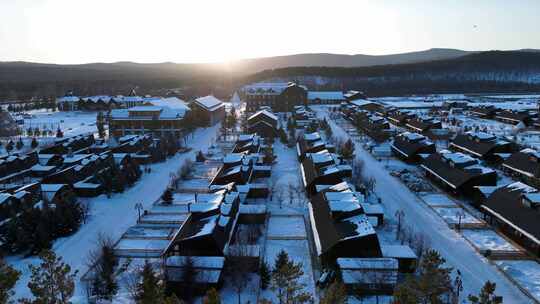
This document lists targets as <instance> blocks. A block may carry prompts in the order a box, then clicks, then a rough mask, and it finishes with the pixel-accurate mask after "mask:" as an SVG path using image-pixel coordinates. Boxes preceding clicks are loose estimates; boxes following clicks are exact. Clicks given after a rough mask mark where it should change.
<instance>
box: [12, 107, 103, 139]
mask: <svg viewBox="0 0 540 304" xmlns="http://www.w3.org/2000/svg"><path fill="white" fill-rule="evenodd" d="M28 114H30V115H32V118H27V119H24V126H23V128H24V129H28V128H30V127H31V128H39V129H41V130H44V129H47V130H52V131H53V132H55V133H56V130H57V129H58V127H60V129H61V130H62V131H63V132H64V136H75V135H79V134H86V133H95V132H97V127H96V117H97V114H96V113H94V112H79V111H76V112H47V111H45V110H34V111H29V112H28Z"/></svg>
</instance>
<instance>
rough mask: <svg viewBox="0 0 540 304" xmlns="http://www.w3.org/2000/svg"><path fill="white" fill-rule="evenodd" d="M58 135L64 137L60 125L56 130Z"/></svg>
mask: <svg viewBox="0 0 540 304" xmlns="http://www.w3.org/2000/svg"><path fill="white" fill-rule="evenodd" d="M56 137H57V138H62V137H64V133H63V132H62V130H60V127H58V129H57V130H56Z"/></svg>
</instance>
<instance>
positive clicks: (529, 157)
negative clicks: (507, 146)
mask: <svg viewBox="0 0 540 304" xmlns="http://www.w3.org/2000/svg"><path fill="white" fill-rule="evenodd" d="M503 166H504V167H506V168H508V169H511V170H514V171H522V172H521V173H522V174H525V175H530V176H531V177H540V153H538V152H536V151H534V150H532V149H524V150H521V151H519V152H516V153H514V154H512V155H511V156H510V157H509V158H507V159H506V160H505V161H504V163H503ZM524 172H525V173H524ZM527 173H528V174H527Z"/></svg>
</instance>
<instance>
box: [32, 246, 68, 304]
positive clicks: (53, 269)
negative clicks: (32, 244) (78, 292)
mask: <svg viewBox="0 0 540 304" xmlns="http://www.w3.org/2000/svg"><path fill="white" fill-rule="evenodd" d="M39 258H40V259H41V264H40V265H39V266H34V265H29V268H30V271H31V272H32V274H31V277H30V282H29V283H28V288H29V289H30V291H31V292H32V295H33V296H34V299H32V300H30V299H24V300H23V301H22V302H23V303H32V304H43V303H47V304H64V303H69V299H70V298H71V297H72V296H73V292H74V291H75V281H74V280H75V277H76V275H77V271H75V272H73V273H72V272H71V267H70V266H69V265H68V264H66V263H64V262H63V261H62V258H61V257H57V256H56V254H55V253H54V252H53V251H48V250H47V251H43V252H42V253H41V254H40V255H39Z"/></svg>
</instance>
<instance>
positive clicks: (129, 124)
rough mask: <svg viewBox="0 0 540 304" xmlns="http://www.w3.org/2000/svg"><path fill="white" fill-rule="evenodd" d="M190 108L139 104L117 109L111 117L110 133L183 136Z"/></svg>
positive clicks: (113, 134)
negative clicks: (184, 122)
mask: <svg viewBox="0 0 540 304" xmlns="http://www.w3.org/2000/svg"><path fill="white" fill-rule="evenodd" d="M187 111H189V108H187V107H186V108H185V109H182V108H175V109H173V108H170V107H164V106H137V107H132V108H129V109H115V110H112V111H111V115H110V118H109V133H110V134H111V136H114V137H121V136H125V135H130V134H153V135H154V136H157V137H159V136H169V135H173V136H175V137H177V136H181V134H182V130H183V127H184V126H183V119H184V116H185V114H186V112H187Z"/></svg>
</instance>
